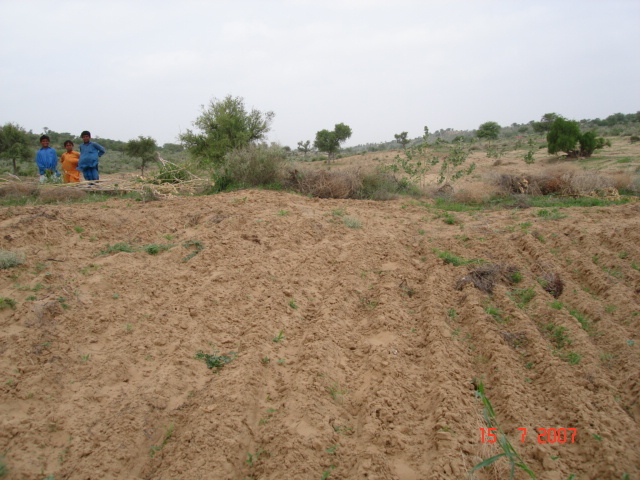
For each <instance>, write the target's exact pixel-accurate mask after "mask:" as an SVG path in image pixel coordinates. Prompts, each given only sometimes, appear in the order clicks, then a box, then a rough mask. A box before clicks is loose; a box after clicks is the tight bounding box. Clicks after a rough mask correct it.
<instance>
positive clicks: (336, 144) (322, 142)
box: [313, 123, 351, 161]
mask: <svg viewBox="0 0 640 480" xmlns="http://www.w3.org/2000/svg"><path fill="white" fill-rule="evenodd" d="M350 136H351V127H349V126H347V125H345V124H344V123H338V124H336V126H335V127H334V129H333V131H332V132H330V131H329V130H320V131H319V132H318V133H316V140H315V142H313V146H314V147H315V148H317V149H318V150H320V151H321V152H327V153H328V154H329V161H331V159H332V158H333V156H334V155H335V153H336V152H337V151H338V150H339V149H340V144H341V143H342V142H344V141H345V140H346V139H347V138H349V137H350Z"/></svg>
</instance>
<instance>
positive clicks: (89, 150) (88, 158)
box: [78, 130, 106, 181]
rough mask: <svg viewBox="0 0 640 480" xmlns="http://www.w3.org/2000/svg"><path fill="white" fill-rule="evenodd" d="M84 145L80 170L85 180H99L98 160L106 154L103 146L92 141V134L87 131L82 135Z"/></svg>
mask: <svg viewBox="0 0 640 480" xmlns="http://www.w3.org/2000/svg"><path fill="white" fill-rule="evenodd" d="M80 137H81V138H82V144H81V145H80V161H79V162H78V170H80V171H81V172H82V176H83V177H84V179H85V180H90V181H91V180H99V179H100V178H99V177H100V175H99V173H98V159H99V158H100V157H101V156H102V155H104V154H105V153H106V150H105V149H104V147H103V146H102V145H99V144H97V143H96V142H92V141H91V133H90V132H88V131H87V130H85V131H84V132H82V133H81V134H80Z"/></svg>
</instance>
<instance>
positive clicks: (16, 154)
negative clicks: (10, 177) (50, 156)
mask: <svg viewBox="0 0 640 480" xmlns="http://www.w3.org/2000/svg"><path fill="white" fill-rule="evenodd" d="M32 155H33V152H32V151H31V149H30V148H29V137H28V135H27V132H26V131H25V130H24V128H22V127H20V126H19V125H14V124H13V123H6V124H5V125H4V126H3V127H2V129H0V158H5V159H8V160H11V162H12V163H13V173H14V175H17V174H18V163H17V161H18V160H28V159H29V158H30V157H31V156H32Z"/></svg>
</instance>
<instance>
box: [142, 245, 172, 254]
mask: <svg viewBox="0 0 640 480" xmlns="http://www.w3.org/2000/svg"><path fill="white" fill-rule="evenodd" d="M171 247H173V245H164V244H161V243H152V244H150V245H143V246H142V249H143V250H144V251H145V252H147V253H148V254H149V255H157V254H158V253H160V252H164V251H165V250H169V249H170V248H171Z"/></svg>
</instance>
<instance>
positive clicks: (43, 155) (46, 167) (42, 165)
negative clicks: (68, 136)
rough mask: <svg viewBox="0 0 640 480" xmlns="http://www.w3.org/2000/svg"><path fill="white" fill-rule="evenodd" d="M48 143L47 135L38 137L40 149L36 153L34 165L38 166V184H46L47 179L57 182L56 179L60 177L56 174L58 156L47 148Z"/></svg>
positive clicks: (49, 141)
mask: <svg viewBox="0 0 640 480" xmlns="http://www.w3.org/2000/svg"><path fill="white" fill-rule="evenodd" d="M50 143H51V140H50V139H49V136H48V135H42V136H41V137H40V145H42V148H41V149H40V150H38V152H37V153H36V164H37V165H38V172H39V173H40V183H44V182H46V181H47V177H51V178H53V179H54V180H58V177H60V173H58V154H57V153H56V151H55V150H54V149H53V148H51V147H50V146H49V144H50ZM54 175H55V177H54Z"/></svg>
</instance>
